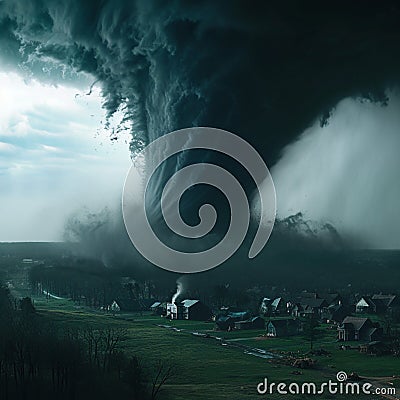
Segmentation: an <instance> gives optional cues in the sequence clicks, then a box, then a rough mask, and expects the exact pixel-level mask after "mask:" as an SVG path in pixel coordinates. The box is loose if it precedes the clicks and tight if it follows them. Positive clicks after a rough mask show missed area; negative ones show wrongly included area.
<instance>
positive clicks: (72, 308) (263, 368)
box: [34, 298, 400, 400]
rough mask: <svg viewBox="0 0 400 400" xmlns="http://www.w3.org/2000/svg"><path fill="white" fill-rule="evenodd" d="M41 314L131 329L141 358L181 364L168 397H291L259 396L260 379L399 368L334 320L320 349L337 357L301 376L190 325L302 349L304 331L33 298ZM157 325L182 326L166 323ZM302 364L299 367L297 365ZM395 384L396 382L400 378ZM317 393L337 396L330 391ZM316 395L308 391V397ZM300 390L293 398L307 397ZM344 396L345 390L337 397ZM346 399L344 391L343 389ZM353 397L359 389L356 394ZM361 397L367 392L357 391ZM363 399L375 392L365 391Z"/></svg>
mask: <svg viewBox="0 0 400 400" xmlns="http://www.w3.org/2000/svg"><path fill="white" fill-rule="evenodd" d="M34 300H35V306H36V308H37V310H38V314H39V316H40V317H41V318H44V319H46V320H49V321H52V322H54V323H56V324H57V325H61V326H63V327H65V328H67V327H81V328H84V327H88V326H93V327H105V326H113V327H123V328H126V329H127V331H128V338H127V340H126V341H125V342H124V344H123V346H124V351H125V352H127V353H132V354H135V355H137V356H139V357H140V359H141V360H143V363H144V364H145V365H147V366H148V368H150V369H151V366H152V365H153V366H154V365H155V363H156V362H157V361H158V360H162V361H164V362H165V363H167V364H172V365H174V367H175V371H176V373H175V376H174V377H173V379H171V380H170V381H169V382H168V384H167V385H166V386H165V390H164V394H163V398H164V399H170V400H208V399H213V400H219V399H221V400H222V399H230V400H241V399H260V398H263V397H264V398H266V397H268V398H272V399H274V398H289V397H288V396H286V397H285V396H278V395H273V396H271V395H268V396H260V395H258V394H257V392H256V386H257V383H258V382H261V381H262V380H263V379H264V377H268V380H269V381H270V382H286V383H290V382H298V383H302V382H315V383H321V382H324V381H327V380H328V379H335V374H336V372H338V371H340V370H343V371H346V372H347V373H351V372H353V371H355V372H357V373H358V374H360V375H366V376H374V377H377V376H392V375H395V374H399V373H400V359H399V358H395V357H392V356H383V357H372V356H368V355H365V354H360V353H359V352H358V351H356V350H346V351H343V350H339V346H338V343H337V342H335V337H336V333H335V331H334V330H332V329H329V327H328V326H324V327H321V328H320V329H321V335H320V337H319V339H318V340H317V342H316V343H315V344H314V348H316V349H317V348H321V347H322V348H324V349H326V350H328V351H330V352H331V353H332V354H331V356H319V357H314V358H316V359H317V360H318V361H317V367H316V368H315V369H309V370H300V371H301V375H295V374H293V372H294V371H295V370H296V369H295V368H293V367H291V366H286V365H281V364H280V363H279V362H277V361H276V360H275V359H272V360H267V359H263V358H260V357H256V356H252V355H248V354H245V353H244V351H243V349H242V348H239V347H231V346H226V345H222V342H223V341H222V340H215V339H213V338H205V337H200V336H195V335H193V334H192V333H191V332H202V333H209V334H210V335H213V336H218V337H220V338H223V339H224V340H225V341H227V342H228V343H230V342H229V341H230V340H232V343H240V344H243V345H247V346H251V347H256V348H260V349H265V350H268V351H272V352H276V353H278V354H279V353H284V352H293V353H299V354H304V353H305V352H307V351H308V350H309V343H308V342H307V341H306V340H305V339H304V338H302V337H301V336H298V337H292V338H282V339H281V338H261V337H260V336H259V335H261V334H262V333H264V331H234V332H215V331H213V329H214V324H213V323H207V322H196V321H169V320H166V319H165V318H161V317H157V316H153V315H132V314H125V315H117V316H112V315H109V314H101V313H97V312H93V311H92V310H89V309H86V308H82V307H77V306H76V305H74V303H72V302H71V301H68V300H54V299H50V300H48V301H47V300H45V299H43V298H35V299H34ZM157 324H163V325H168V326H171V327H174V328H176V329H177V330H174V329H167V328H165V327H159V326H157ZM297 371H299V370H297ZM396 386H398V385H397V384H396ZM324 396H325V397H321V396H319V397H318V396H312V397H314V398H324V399H325V398H326V399H330V398H336V397H334V396H332V395H331V397H329V395H324ZM309 397H310V396H309ZM309 397H307V396H304V397H301V396H300V395H295V396H291V398H293V399H296V400H297V399H302V398H309ZM337 397H339V396H337ZM341 397H343V398H344V396H341ZM353 398H354V396H353ZM357 398H360V399H361V398H363V397H362V396H357ZM365 398H371V396H369V397H365Z"/></svg>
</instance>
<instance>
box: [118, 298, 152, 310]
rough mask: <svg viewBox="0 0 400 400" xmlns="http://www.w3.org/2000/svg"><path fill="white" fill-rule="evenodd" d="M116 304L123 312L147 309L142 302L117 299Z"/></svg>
mask: <svg viewBox="0 0 400 400" xmlns="http://www.w3.org/2000/svg"><path fill="white" fill-rule="evenodd" d="M115 302H116V303H117V304H118V306H119V308H120V309H121V311H143V310H145V309H147V307H146V306H145V305H144V304H143V302H142V301H141V300H133V299H116V300H115Z"/></svg>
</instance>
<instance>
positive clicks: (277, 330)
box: [266, 318, 301, 337]
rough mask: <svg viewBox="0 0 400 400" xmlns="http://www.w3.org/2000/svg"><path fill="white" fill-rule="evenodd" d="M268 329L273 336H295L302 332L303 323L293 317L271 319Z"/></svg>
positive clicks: (268, 332)
mask: <svg viewBox="0 0 400 400" xmlns="http://www.w3.org/2000/svg"><path fill="white" fill-rule="evenodd" d="M266 330H267V335H268V336H271V337H286V336H293V335H296V334H298V333H299V332H300V330H301V324H300V321H299V320H298V319H293V318H285V319H276V320H270V321H268V323H267V328H266Z"/></svg>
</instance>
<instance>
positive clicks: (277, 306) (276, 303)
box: [271, 297, 287, 314]
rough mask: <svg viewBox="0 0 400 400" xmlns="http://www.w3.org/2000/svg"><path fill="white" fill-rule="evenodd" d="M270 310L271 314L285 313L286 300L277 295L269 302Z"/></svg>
mask: <svg viewBox="0 0 400 400" xmlns="http://www.w3.org/2000/svg"><path fill="white" fill-rule="evenodd" d="M271 312H272V313H273V314H286V313H287V307H286V302H285V300H284V299H283V298H282V297H277V298H275V299H274V300H273V301H272V302H271Z"/></svg>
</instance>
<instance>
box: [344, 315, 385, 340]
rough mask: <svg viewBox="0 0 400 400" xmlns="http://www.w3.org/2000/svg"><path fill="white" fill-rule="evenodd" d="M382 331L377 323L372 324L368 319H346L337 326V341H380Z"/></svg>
mask: <svg viewBox="0 0 400 400" xmlns="http://www.w3.org/2000/svg"><path fill="white" fill-rule="evenodd" d="M382 335H383V330H382V328H380V326H379V324H378V323H373V322H372V321H371V320H370V319H369V318H359V317H346V318H345V319H344V320H343V322H342V324H341V325H339V326H338V339H339V340H343V341H345V342H346V341H349V340H362V341H368V342H372V341H376V340H380V339H381V338H382Z"/></svg>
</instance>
